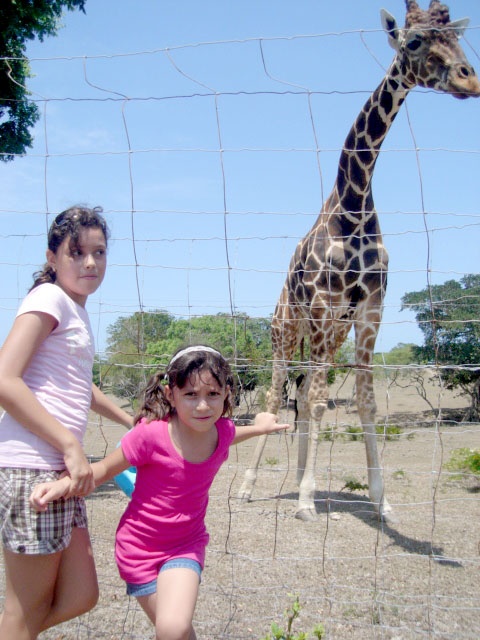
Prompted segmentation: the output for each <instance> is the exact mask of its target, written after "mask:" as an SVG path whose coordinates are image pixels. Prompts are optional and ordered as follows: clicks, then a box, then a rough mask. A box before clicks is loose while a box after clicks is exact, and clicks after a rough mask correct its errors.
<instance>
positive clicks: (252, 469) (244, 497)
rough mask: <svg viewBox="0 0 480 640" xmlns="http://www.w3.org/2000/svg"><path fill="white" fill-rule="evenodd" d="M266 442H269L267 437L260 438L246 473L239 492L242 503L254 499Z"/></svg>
mask: <svg viewBox="0 0 480 640" xmlns="http://www.w3.org/2000/svg"><path fill="white" fill-rule="evenodd" d="M266 442H267V436H260V437H259V438H258V442H257V446H256V447H255V452H254V454H253V458H252V461H251V463H250V466H249V467H248V469H247V470H246V471H245V476H244V478H243V483H242V486H241V487H240V490H239V492H238V498H239V499H240V500H241V501H242V502H248V501H249V500H250V499H251V497H252V491H253V487H254V486H255V482H256V481H257V469H258V466H259V464H260V460H261V458H262V453H263V449H264V448H265V443H266Z"/></svg>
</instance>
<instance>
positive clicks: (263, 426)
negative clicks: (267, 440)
mask: <svg viewBox="0 0 480 640" xmlns="http://www.w3.org/2000/svg"><path fill="white" fill-rule="evenodd" d="M253 424H254V426H255V427H256V428H257V429H258V432H259V433H261V434H267V433H275V432H276V431H285V430H286V429H288V428H289V426H290V425H289V424H278V422H277V416H276V415H275V414H273V413H268V412H267V411H263V412H262V413H257V415H256V416H255V420H254V422H253Z"/></svg>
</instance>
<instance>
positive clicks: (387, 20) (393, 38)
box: [380, 9, 400, 51]
mask: <svg viewBox="0 0 480 640" xmlns="http://www.w3.org/2000/svg"><path fill="white" fill-rule="evenodd" d="M380 17H381V20H382V26H383V28H384V29H385V31H386V32H387V33H388V43H389V44H390V46H391V47H392V48H393V49H395V51H398V49H399V47H400V43H399V35H400V30H399V28H398V26H397V21H396V20H395V18H394V17H393V16H392V14H391V13H389V12H388V11H387V10H386V9H381V10H380Z"/></svg>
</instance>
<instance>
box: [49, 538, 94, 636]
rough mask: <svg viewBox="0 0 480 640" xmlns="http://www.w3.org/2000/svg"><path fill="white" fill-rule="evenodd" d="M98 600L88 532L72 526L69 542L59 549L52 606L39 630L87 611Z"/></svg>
mask: <svg viewBox="0 0 480 640" xmlns="http://www.w3.org/2000/svg"><path fill="white" fill-rule="evenodd" d="M97 601H98V582H97V572H96V569H95V562H94V559H93V551H92V544H91V542H90V536H89V533H88V530H87V529H79V528H78V527H74V528H73V530H72V539H71V541H70V544H69V545H68V547H67V549H65V551H63V552H62V558H61V561H60V566H59V568H58V574H57V581H56V583H55V592H54V595H53V602H52V607H51V609H50V613H49V614H48V616H47V618H46V620H45V623H44V625H43V626H42V631H43V630H44V629H48V628H49V627H53V626H55V625H56V624H60V623H61V622H65V620H71V619H72V618H76V617H77V616H79V615H82V613H86V612H87V611H90V609H93V607H94V606H95V605H96V604H97Z"/></svg>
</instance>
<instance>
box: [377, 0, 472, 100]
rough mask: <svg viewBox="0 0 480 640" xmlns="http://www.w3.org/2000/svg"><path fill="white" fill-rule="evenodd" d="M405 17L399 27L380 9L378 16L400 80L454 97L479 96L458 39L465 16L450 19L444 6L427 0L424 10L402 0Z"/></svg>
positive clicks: (469, 66) (436, 1)
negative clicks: (404, 4)
mask: <svg viewBox="0 0 480 640" xmlns="http://www.w3.org/2000/svg"><path fill="white" fill-rule="evenodd" d="M405 2H406V5H407V16H406V19H405V27H404V28H403V29H400V28H399V27H398V26H397V22H396V20H395V18H394V17H393V16H392V15H391V14H390V13H388V11H385V9H382V11H381V17H382V24H383V28H384V29H385V31H386V32H387V33H388V40H389V43H390V45H391V46H392V47H393V48H394V49H395V50H396V51H397V57H398V60H397V62H398V66H399V68H400V69H401V71H402V76H403V79H404V82H405V83H407V84H408V85H409V86H410V87H413V86H415V85H419V86H421V87H429V88H431V89H435V90H437V91H443V92H445V93H450V94H451V95H453V96H455V98H468V97H470V96H474V97H477V96H480V82H479V79H478V77H477V74H476V73H475V70H474V69H473V67H472V65H471V64H470V63H469V62H468V60H467V58H466V56H465V53H464V52H463V49H462V47H461V46H460V44H459V42H458V41H459V38H460V37H461V36H462V35H463V33H464V31H465V29H466V27H467V26H468V23H469V18H464V19H462V20H456V21H454V22H451V21H450V14H449V10H448V7H447V6H446V5H445V4H442V3H441V2H439V0H431V2H430V6H429V8H428V10H427V11H423V10H422V9H420V7H419V6H418V3H417V2H416V0H405Z"/></svg>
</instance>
